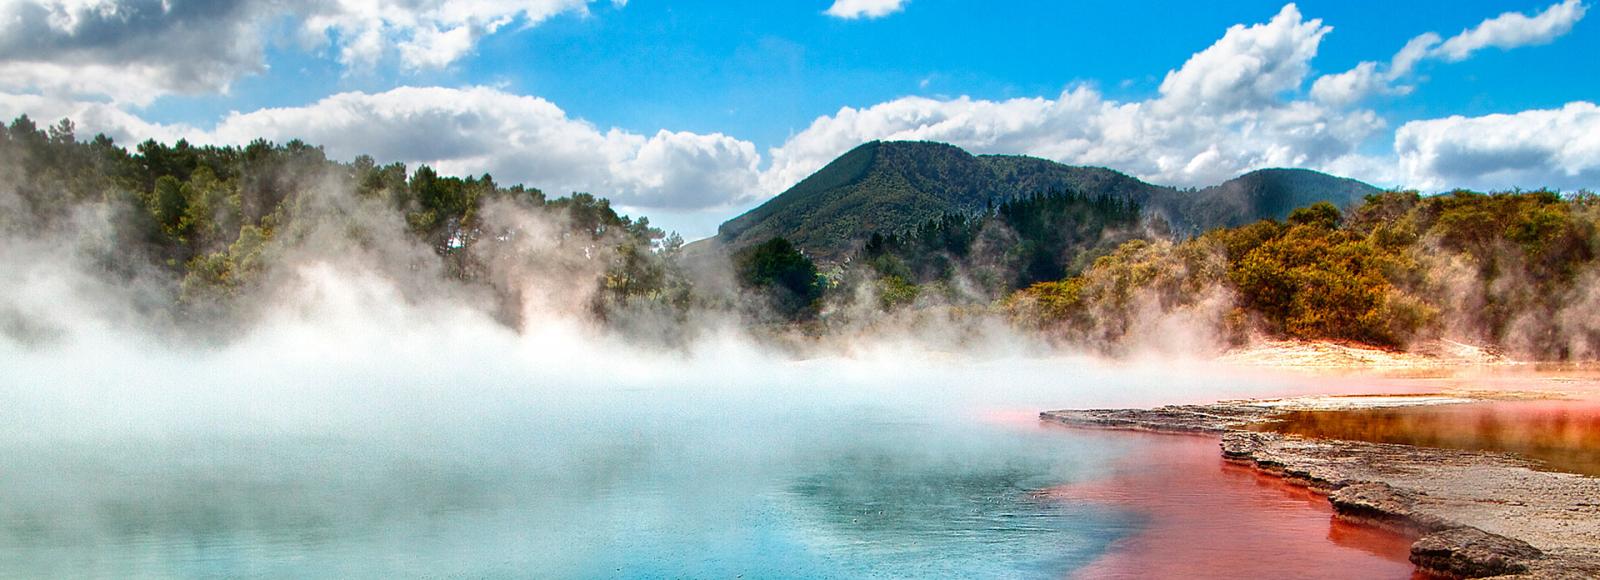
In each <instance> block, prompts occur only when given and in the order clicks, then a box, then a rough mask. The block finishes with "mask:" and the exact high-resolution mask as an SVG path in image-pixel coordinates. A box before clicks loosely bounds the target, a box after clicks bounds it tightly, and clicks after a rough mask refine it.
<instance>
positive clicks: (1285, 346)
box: [1217, 340, 1524, 370]
mask: <svg viewBox="0 0 1600 580" xmlns="http://www.w3.org/2000/svg"><path fill="white" fill-rule="evenodd" d="M1217 360H1218V361H1219V362H1222V363H1225V364H1233V365H1239V366H1250V367H1267V368H1285V369H1372V370H1412V369H1440V368H1459V367H1461V366H1466V365H1477V366H1505V365H1519V364H1524V363H1520V362H1518V361H1515V360H1512V359H1510V358H1508V357H1506V356H1505V355H1502V354H1500V353H1498V352H1496V351H1494V350H1492V349H1488V348H1484V347H1478V346H1473V345H1470V344H1465V343H1461V342H1455V341H1450V340H1436V341H1430V342H1428V343H1424V344H1419V345H1415V346H1414V347H1413V348H1412V349H1411V350H1407V351H1398V350H1389V349H1383V348H1378V347H1374V346H1370V345H1364V344H1357V343H1344V342H1330V341H1311V340H1268V341H1261V342H1257V343H1255V344H1252V345H1250V346H1247V347H1242V348H1237V349H1234V350H1230V351H1228V352H1226V353H1223V354H1222V356H1220V357H1218V359H1217Z"/></svg>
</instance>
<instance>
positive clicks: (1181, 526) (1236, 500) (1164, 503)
mask: <svg viewBox="0 0 1600 580" xmlns="http://www.w3.org/2000/svg"><path fill="white" fill-rule="evenodd" d="M1127 436H1128V437H1138V438H1143V439H1145V441H1143V442H1141V443H1145V444H1146V445H1141V446H1140V448H1141V449H1142V450H1143V451H1144V453H1143V454H1141V456H1139V457H1129V458H1127V459H1126V460H1125V461H1124V462H1123V463H1122V464H1121V465H1118V466H1117V468H1116V474H1115V475H1114V476H1112V477H1110V478H1107V479H1102V480H1099V481H1095V482H1092V483H1087V484H1076V485H1068V486H1062V487H1058V488H1055V489H1052V490H1050V491H1049V492H1048V494H1049V495H1050V496H1051V497H1053V498H1055V499H1057V500H1059V501H1066V502H1095V503H1105V504H1111V505H1114V506H1116V507H1119V508H1123V509H1132V510H1135V511H1138V512H1142V513H1143V514H1144V515H1146V516H1147V517H1148V522H1149V524H1148V527H1146V528H1145V529H1143V530H1142V531H1141V532H1139V533H1137V534H1135V535H1133V536H1131V537H1129V538H1126V539H1124V540H1122V541H1120V542H1119V543H1117V544H1116V545H1115V547H1114V548H1113V549H1112V550H1111V551H1110V552H1109V553H1108V554H1107V555H1105V556H1104V557H1102V558H1101V559H1100V560H1098V561H1096V562H1094V563H1093V564H1091V565H1090V566H1089V567H1087V568H1085V569H1083V570H1081V571H1079V573H1077V574H1076V576H1075V577H1077V578H1094V579H1101V578H1306V579H1317V578H1329V579H1333V578H1393V579H1411V578H1424V577H1425V576H1421V575H1417V573H1416V572H1415V568H1414V566H1412V564H1411V563H1410V562H1409V561H1408V559H1407V558H1408V556H1409V549H1410V544H1411V540H1410V539H1409V538H1406V537H1403V536H1400V535H1397V534H1394V533H1390V532H1387V531H1383V530H1379V529H1376V528H1371V527H1367V526H1362V525H1358V524H1351V523H1347V522H1344V521H1342V520H1339V519H1337V518H1335V517H1334V515H1333V509H1332V507H1331V506H1330V505H1329V504H1328V502H1327V499H1326V498H1324V497H1322V496H1320V495H1318V494H1315V493H1313V492H1311V491H1309V490H1307V489H1305V488H1303V487H1298V486H1293V485H1289V484H1287V483H1285V482H1284V481H1283V480H1282V479H1280V478H1277V477H1273V476H1269V475H1264V474H1261V473H1259V472H1257V471H1256V470H1255V469H1253V468H1250V467H1243V466H1237V465H1233V464H1229V463H1227V462H1225V461H1223V460H1222V459H1221V456H1220V455H1219V453H1218V449H1217V439H1216V438H1214V437H1206V436H1187V435H1161V434H1147V433H1135V432H1129V433H1128V434H1127Z"/></svg>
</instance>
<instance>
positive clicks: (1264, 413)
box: [1040, 396, 1600, 579]
mask: <svg viewBox="0 0 1600 580" xmlns="http://www.w3.org/2000/svg"><path fill="white" fill-rule="evenodd" d="M1450 399H1451V398H1450V397H1426V396H1424V397H1316V398H1307V399H1280V400H1271V401H1225V402H1220V403H1217V404H1214V405H1182V406H1168V407H1159V408H1155V409H1148V410H1137V409H1102V410H1077V411H1046V412H1044V413H1041V414H1040V417H1041V418H1042V419H1045V420H1049V421H1057V422H1061V423H1066V424H1069V425H1074V426H1080V427H1099V428H1113V429H1134V430H1145V431H1161V432H1181V433H1210V434H1217V435H1220V436H1221V438H1222V455H1223V457H1225V458H1227V459H1228V460H1230V461H1235V462H1240V463H1246V464H1251V465H1254V466H1255V467H1256V468H1258V469H1260V470H1262V471H1265V472H1268V473H1271V474H1275V475H1278V476H1281V477H1284V478H1285V479H1286V480H1288V481H1289V482H1291V483H1295V484H1298V485H1304V486H1307V487H1309V488H1311V489H1313V490H1316V491H1318V492H1321V493H1324V494H1327V496H1328V501H1329V502H1330V503H1332V504H1333V507H1334V510H1335V512H1336V513H1337V514H1338V517H1340V518H1343V519H1347V520H1352V521H1360V522H1364V523H1369V524H1373V525H1378V526H1383V527H1385V528H1389V529H1392V530H1395V531H1398V532H1400V533H1404V534H1408V535H1411V536H1413V537H1415V538H1416V542H1415V543H1414V544H1412V546H1411V561H1412V562H1413V563H1415V564H1416V565H1417V567H1418V568H1419V569H1421V570H1424V571H1426V572H1429V573H1431V574H1436V575H1439V576H1445V577H1455V578H1517V579H1535V578H1541V579H1542V578H1600V478H1592V477H1585V476H1581V475H1574V474H1570V473H1554V472H1549V471H1539V470H1537V469H1535V468H1536V467H1537V465H1536V464H1535V463H1534V462H1532V461H1530V460H1527V459H1523V458H1520V457H1517V456H1513V455H1508V454H1502V453H1489V452H1477V451H1458V450H1449V449H1435V448H1426V447H1414V446H1409V445H1394V444H1383V443H1367V442H1360V441H1343V440H1328V439H1305V438H1301V437H1297V436H1293V435H1281V434H1277V433H1267V432H1255V431H1249V430H1246V429H1245V427H1246V426H1247V425H1251V424H1256V423H1261V422H1264V421H1271V420H1273V417H1274V416H1276V415H1278V414H1280V413H1283V412H1286V411H1291V410H1306V409H1330V408H1331V409H1339V408H1361V407H1370V406H1395V405H1414V404H1436V403H1448V402H1464V400H1461V399H1455V400H1450Z"/></svg>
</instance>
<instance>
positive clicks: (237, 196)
mask: <svg viewBox="0 0 1600 580" xmlns="http://www.w3.org/2000/svg"><path fill="white" fill-rule="evenodd" d="M0 161H4V162H8V164H9V166H11V167H15V168H16V171H17V174H16V175H13V176H9V177H11V178H12V179H9V180H8V181H10V182H14V183H16V187H17V191H16V193H17V194H18V197H19V198H20V199H21V202H22V206H21V207H20V208H17V209H18V212H17V213H16V214H15V215H13V214H12V212H10V211H9V208H8V211H7V212H5V215H0V229H4V230H10V231H23V230H28V229H32V230H43V229H48V228H52V227H55V226H66V227H70V226H71V225H72V224H71V222H70V220H71V219H73V218H72V215H73V211H72V210H73V209H74V208H75V207H76V206H79V205H83V204H106V205H107V206H109V208H110V209H112V210H114V211H115V212H121V213H116V214H115V215H118V216H125V217H126V219H121V220H118V221H117V223H116V224H114V227H115V228H117V229H116V231H115V232H114V233H113V234H112V235H113V236H115V237H116V240H117V241H116V243H118V244H120V245H118V246H117V247H116V248H115V250H116V251H117V252H118V255H116V256H109V257H104V258H102V261H103V263H104V265H105V266H106V267H107V268H108V270H112V269H115V270H117V271H119V272H121V273H123V274H125V275H130V276H131V275H133V274H132V273H133V272H136V271H140V270H142V269H143V268H142V267H141V266H140V264H141V262H146V263H148V264H149V265H152V266H154V267H155V268H157V269H159V270H164V271H165V272H166V273H168V274H169V275H171V276H172V279H173V283H172V284H171V287H173V288H176V289H177V291H176V293H175V296H174V298H175V300H174V301H173V305H174V308H176V309H177V310H178V311H179V312H180V313H182V312H188V311H192V310H195V309H204V310H205V311H206V312H208V313H209V312H215V311H223V310H226V309H227V308H228V307H229V306H230V304H231V303H232V301H234V300H235V299H236V298H237V297H239V296H240V295H242V294H245V293H248V292H249V291H250V290H251V289H252V286H253V285H254V284H256V283H257V282H258V281H259V280H261V279H262V274H263V273H264V272H265V271H267V270H268V269H270V267H271V264H270V260H268V259H267V257H268V256H271V255H274V249H273V248H274V246H275V245H278V244H284V243H295V242H294V241H285V240H286V236H287V238H293V237H294V234H293V232H296V231H300V232H302V233H303V230H304V229H305V227H310V224H336V225H337V226H338V227H342V228H344V229H345V230H346V231H345V233H346V234H347V235H349V236H350V237H351V238H352V239H353V240H355V241H356V242H357V243H358V245H359V244H361V243H366V241H370V239H371V238H372V236H373V233H374V232H372V231H370V229H371V226H370V225H365V224H363V223H362V222H361V220H357V219H355V218H354V217H353V216H352V215H351V212H353V211H356V210H354V209H351V207H352V206H360V207H361V208H363V209H361V210H360V211H368V210H373V211H380V212H381V211H392V212H394V213H395V214H397V216H398V218H399V220H397V221H401V222H403V223H404V224H405V225H406V226H407V227H406V229H407V230H408V231H409V235H411V236H413V238H414V239H415V240H416V241H417V242H419V243H422V244H425V245H427V246H429V247H432V248H433V249H434V251H435V252H436V253H437V254H438V258H439V259H440V260H441V261H442V263H443V266H444V271H445V272H446V273H447V274H448V275H449V276H450V277H451V278H454V279H456V280H459V281H461V282H463V283H467V284H481V285H490V286H492V285H493V282H494V281H492V280H488V279H486V278H485V277H484V274H485V272H486V271H487V269H486V268H485V267H484V266H485V265H484V262H483V261H484V260H485V259H486V258H485V256H490V255H494V254H495V252H496V250H495V246H496V245H497V244H511V243H515V241H516V240H517V239H518V238H519V237H520V236H521V235H523V233H520V232H516V231H511V230H506V231H494V232H486V231H485V230H484V228H485V226H484V224H483V223H482V221H483V220H482V219H481V212H482V211H483V209H484V207H485V206H486V205H487V204H490V203H504V204H506V206H507V207H508V208H511V209H512V210H514V211H519V212H528V213H530V214H535V215H541V216H545V217H547V218H550V219H547V220H545V221H547V222H550V223H560V224H564V225H565V226H566V228H567V229H566V231H565V232H562V233H561V234H560V235H559V238H560V239H561V240H562V243H563V244H566V245H567V246H568V247H566V248H565V249H566V250H567V251H570V252H572V253H574V254H576V255H578V256H582V257H583V259H584V260H594V259H600V260H604V262H603V264H601V266H602V267H601V268H599V270H600V271H601V272H602V273H601V274H600V275H599V276H597V278H596V279H595V281H594V283H595V284H596V286H598V287H599V288H600V290H601V292H600V293H599V295H598V296H597V298H596V305H595V306H596V311H597V314H600V315H601V317H602V318H604V317H605V314H606V310H608V309H611V308H622V307H627V308H634V307H638V306H639V305H640V304H642V303H649V304H658V305H664V306H666V307H668V308H676V309H679V310H680V311H681V310H682V309H683V308H686V307H687V304H688V300H687V299H686V296H688V294H689V284H688V280H687V279H686V278H685V277H684V276H683V274H682V272H681V271H680V270H679V269H678V267H677V265H676V264H675V263H674V262H673V261H674V260H675V259H676V254H677V253H678V252H679V251H680V249H681V246H682V239H681V238H676V237H674V238H673V239H671V240H668V241H665V242H663V239H664V238H665V234H664V233H663V232H661V231H660V230H659V229H656V228H653V227H651V226H650V223H649V221H648V220H646V219H643V218H641V219H639V220H637V221H635V220H632V219H630V218H628V217H627V216H624V215H620V214H618V213H617V212H616V211H614V210H613V209H612V207H611V204H610V202H609V201H607V200H605V199H603V198H599V197H596V196H593V195H590V194H587V193H575V194H573V195H572V196H570V197H563V198H557V199H548V200H547V199H546V197H545V195H544V193H543V192H541V191H539V190H537V189H532V188H527V187H524V186H521V185H516V186H511V187H501V186H500V185H498V184H496V183H495V181H494V179H493V178H492V177H491V176H489V175H482V176H477V177H472V176H468V177H454V176H445V175H440V174H438V172H436V171H435V170H434V169H433V168H431V167H427V166H422V167H418V168H417V169H416V171H415V172H412V173H411V174H410V175H409V176H408V174H407V168H406V166H405V165H404V164H400V163H393V164H389V165H379V164H378V163H377V161H376V160H374V159H373V158H371V157H369V156H365V155H363V156H359V157H357V158H356V159H354V160H353V161H352V162H350V163H338V162H334V161H330V160H329V159H327V157H326V155H324V153H323V151H322V149H321V148H319V147H314V146H311V145H309V144H306V143H304V142H301V141H298V140H296V141H290V142H288V143H284V144H281V145H280V144H274V143H270V142H267V141H265V140H260V139H258V140H255V141H253V142H251V143H250V144H249V145H246V146H244V147H232V146H226V147H217V146H194V145H192V144H190V143H188V142H187V141H182V140H180V141H178V142H176V143H173V144H170V145H168V144H164V143H160V142H157V141H153V140H151V141H145V142H143V143H140V144H138V145H137V147H135V149H134V151H133V152H131V153H130V152H129V151H127V150H125V149H123V148H122V147H119V146H117V145H116V144H115V143H114V142H113V141H112V140H111V139H110V138H108V137H106V136H104V135H97V136H95V137H94V138H92V139H90V140H88V141H86V142H81V141H79V140H78V138H77V135H76V134H75V127H74V125H73V124H72V122H71V121H68V120H62V121H61V122H60V123H57V124H55V125H53V126H50V127H48V128H45V129H41V128H39V127H38V125H37V124H35V123H34V122H33V121H32V120H31V119H29V118H28V117H26V116H23V117H19V118H17V119H16V120H15V121H13V122H12V123H11V125H10V126H7V127H0ZM347 193H348V194H352V195H351V199H349V200H342V201H336V202H331V203H330V201H329V200H328V199H327V198H329V197H330V196H339V195H346V194H347ZM512 221H515V220H512ZM297 225H303V226H305V227H298V228H297ZM397 233H400V234H401V235H405V234H406V232H397ZM364 240H366V241H364ZM495 290H496V292H501V291H502V290H500V289H495ZM501 298H502V300H506V301H511V300H514V297H512V296H502V297H501Z"/></svg>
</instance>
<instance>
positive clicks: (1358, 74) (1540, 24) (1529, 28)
mask: <svg viewBox="0 0 1600 580" xmlns="http://www.w3.org/2000/svg"><path fill="white" fill-rule="evenodd" d="M1586 12H1588V7H1587V6H1585V5H1583V4H1582V3H1581V2H1579V0H1565V1H1563V2H1561V3H1559V4H1553V5H1551V6H1550V7H1548V8H1545V9H1544V10H1543V11H1541V12H1540V13H1538V14H1536V15H1534V16H1528V15H1525V14H1522V13H1520V12H1506V13H1504V14H1501V15H1499V16H1496V17H1494V18H1489V19H1486V20H1484V21H1483V22H1480V23H1478V25H1477V26H1474V27H1472V28H1471V29H1468V30H1463V31H1461V33H1460V34H1457V35H1455V36H1452V37H1450V38H1449V39H1448V40H1442V39H1441V38H1440V36H1439V35H1438V34H1435V33H1432V32H1427V33H1423V34H1421V35H1418V36H1416V37H1415V38H1412V39H1411V40H1410V41H1409V42H1407V43H1406V45H1405V46H1404V47H1401V49H1400V51H1399V52H1397V53H1395V55H1394V57H1393V58H1391V59H1390V60H1389V63H1388V66H1387V67H1385V68H1384V69H1382V70H1380V69H1379V66H1380V65H1379V64H1378V63H1376V62H1372V61H1367V62H1362V63H1360V64H1357V65H1356V66H1355V67H1354V68H1352V69H1350V70H1348V71H1345V72H1342V73H1337V74H1330V75H1325V76H1323V77H1321V78H1318V79H1317V80H1316V82H1315V83H1313V84H1312V87H1311V96H1312V98H1314V99H1316V100H1317V101H1318V102H1322V103H1326V104H1329V105H1333V106H1348V105H1352V104H1355V103H1357V102H1360V101H1361V100H1363V99H1366V98H1367V97H1370V96H1372V95H1378V94H1398V95H1404V94H1409V93H1410V92H1411V90H1412V87H1410V86H1407V85H1404V84H1400V81H1402V80H1404V79H1405V78H1406V77H1407V76H1408V75H1410V74H1411V73H1412V72H1413V71H1414V70H1415V69H1416V66H1417V64H1418V63H1420V62H1422V61H1424V60H1427V59H1430V58H1436V59H1441V60H1444V61H1447V62H1460V61H1462V60H1466V59H1467V58H1468V57H1470V56H1472V53H1474V52H1477V51H1478V50H1481V49H1483V48H1486V47H1491V46H1492V47H1497V48H1501V49H1512V48H1517V47H1522V46H1530V45H1537V44H1547V43H1549V42H1551V41H1554V40H1555V39H1556V38H1559V37H1561V36H1562V35H1564V34H1566V33H1567V32H1570V31H1571V30H1572V26H1573V25H1574V24H1576V23H1577V22H1578V21H1579V20H1582V19H1583V15H1584V14H1585V13H1586Z"/></svg>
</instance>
